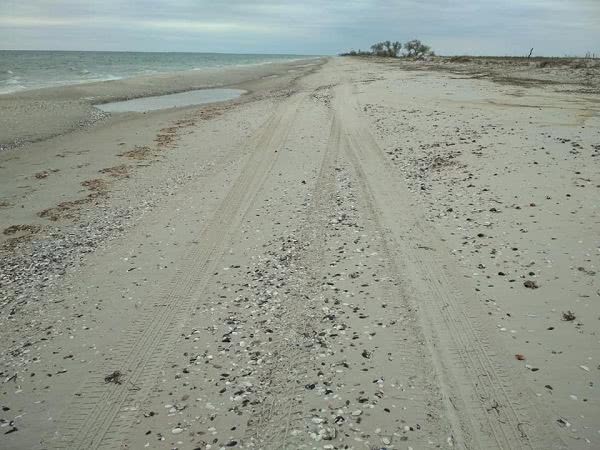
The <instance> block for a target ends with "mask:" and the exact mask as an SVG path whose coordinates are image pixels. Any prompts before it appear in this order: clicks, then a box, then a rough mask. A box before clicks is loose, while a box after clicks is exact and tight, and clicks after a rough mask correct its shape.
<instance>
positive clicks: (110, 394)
mask: <svg viewBox="0 0 600 450" xmlns="http://www.w3.org/2000/svg"><path fill="white" fill-rule="evenodd" d="M302 97H303V96H302V95H301V94H300V95H295V96H292V97H291V98H290V99H288V100H286V101H285V102H284V103H282V104H281V105H280V106H279V107H278V108H277V109H276V110H275V111H274V112H273V114H272V115H271V117H270V118H269V119H268V120H267V122H266V123H265V124H264V125H263V126H262V127H261V129H260V130H259V131H258V132H257V133H256V135H255V137H254V139H253V140H252V141H251V143H250V144H249V145H250V146H251V148H253V151H252V153H251V154H250V156H249V159H248V161H247V162H246V164H245V165H244V167H243V168H242V170H241V173H240V176H239V178H238V179H237V180H236V181H235V183H234V184H233V185H232V187H231V189H230V191H229V193H228V194H227V196H226V197H225V199H224V200H223V202H222V203H221V205H220V206H219V207H218V209H217V210H216V211H215V213H214V215H213V217H212V218H211V219H210V221H209V222H208V223H207V224H206V226H205V227H204V229H203V231H202V232H201V233H200V234H199V235H200V238H199V244H198V245H197V246H196V247H194V248H193V249H191V250H190V251H189V252H188V254H187V255H186V257H185V261H184V263H183V264H182V265H181V266H182V268H181V269H179V270H178V271H177V273H176V275H175V277H174V278H173V279H172V280H171V282H170V283H169V284H168V285H167V286H166V287H165V288H164V290H162V291H161V292H159V293H158V295H157V296H156V298H155V299H154V301H153V306H154V307H153V308H147V309H146V311H145V313H142V314H141V315H140V317H138V318H137V319H136V320H135V322H134V323H133V324H132V325H131V327H130V329H129V330H128V332H127V334H126V337H125V338H124V339H123V340H122V341H121V342H120V343H119V344H118V346H117V347H116V349H115V350H116V352H115V353H116V355H117V356H116V357H115V358H114V359H113V360H112V361H111V362H110V367H111V368H114V370H118V371H119V372H120V373H121V375H122V381H121V382H120V383H114V382H113V383H110V382H109V383H107V382H106V380H105V378H104V377H105V374H106V373H107V367H98V371H97V375H95V376H92V377H90V378H89V379H88V380H86V381H85V382H84V384H83V386H82V387H81V388H80V389H79V392H80V394H79V395H78V397H77V398H76V400H75V401H74V402H73V403H72V404H71V405H70V406H69V407H67V408H66V410H67V411H68V413H67V414H66V415H65V416H64V417H63V418H62V419H61V421H60V423H61V430H62V433H61V435H60V436H51V437H49V438H48V440H47V444H48V445H49V446H51V447H53V448H68V449H75V448H77V449H79V448H80V449H95V448H116V447H118V446H119V445H120V442H121V440H122V434H121V433H122V432H123V431H124V429H127V427H128V426H129V425H130V421H129V420H128V419H129V417H130V411H131V408H130V405H134V404H135V402H136V400H137V399H140V398H144V396H145V395H147V393H148V391H149V389H150V388H151V385H152V383H153V382H154V380H155V379H156V375H157V371H158V370H160V369H161V367H162V363H163V362H164V358H165V357H166V355H168V353H169V351H171V350H172V349H171V348H170V345H171V343H172V338H173V332H172V328H173V325H174V324H177V323H178V322H180V321H181V320H182V318H183V317H185V314H186V312H187V310H188V309H189V307H190V306H191V304H192V301H193V293H194V292H196V291H198V290H199V289H201V288H202V286H203V285H204V284H205V283H206V281H207V279H208V278H209V276H210V274H211V273H212V272H213V270H212V269H214V266H215V264H216V263H217V262H218V260H219V256H220V253H222V251H223V248H224V246H225V244H226V242H227V239H228V238H229V235H230V234H231V233H234V232H235V229H236V228H237V227H239V225H240V223H241V220H242V218H243V216H244V214H245V211H246V209H247V208H248V205H250V204H251V203H252V199H253V197H254V195H256V193H257V192H258V190H259V189H260V186H261V185H262V183H263V182H264V179H265V177H266V176H267V175H268V173H269V171H270V170H271V168H272V167H273V164H274V163H275V160H276V158H277V157H278V153H277V151H278V150H279V148H280V147H281V146H282V145H283V143H284V142H285V140H286V138H287V135H288V133H289V130H290V129H291V126H292V124H293V122H294V118H295V115H296V112H297V107H298V105H299V103H300V101H301V100H302ZM117 418H118V420H116V419H117Z"/></svg>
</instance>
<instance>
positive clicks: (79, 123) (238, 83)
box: [0, 58, 326, 151]
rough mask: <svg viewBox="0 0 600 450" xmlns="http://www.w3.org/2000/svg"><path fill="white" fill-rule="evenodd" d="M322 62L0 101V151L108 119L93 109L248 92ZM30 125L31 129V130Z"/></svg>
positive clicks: (103, 84) (83, 86) (104, 84)
mask: <svg viewBox="0 0 600 450" xmlns="http://www.w3.org/2000/svg"><path fill="white" fill-rule="evenodd" d="M325 60H326V58H307V59H297V60H294V61H289V62H283V63H279V62H274V63H269V64H255V65H245V66H229V67H224V68H207V69H201V70H188V71H182V72H173V73H162V74H153V75H144V76H136V77H131V78H123V79H118V80H108V81H97V82H89V83H80V84H72V85H66V86H58V87H47V88H40V89H30V90H26V91H18V92H14V93H8V94H2V95H0V151H1V150H6V149H9V148H13V147H17V146H20V145H23V144H24V143H32V142H37V141H40V140H44V139H48V138H50V137H54V136H59V135H61V134H65V133H68V132H70V131H73V130H76V129H79V128H81V127H86V126H89V125H92V124H94V123H96V122H98V121H100V120H102V119H104V118H106V117H107V115H106V114H104V113H102V112H101V111H99V110H98V109H97V108H94V105H96V104H102V103H109V102H117V101H122V100H131V99H135V98H141V97H150V96H158V95H167V94H176V93H181V92H186V91H191V90H198V89H208V88H217V87H219V88H220V87H230V88H239V89H244V90H247V91H249V92H252V89H250V88H252V84H253V82H258V81H260V80H261V79H263V78H265V77H279V76H283V75H285V74H287V73H289V71H294V70H299V69H302V67H303V66H305V65H306V64H315V65H319V64H322V63H323V61H325ZM31 124H35V127H32V126H31Z"/></svg>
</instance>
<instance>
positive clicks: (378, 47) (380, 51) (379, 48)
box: [371, 42, 386, 56]
mask: <svg viewBox="0 0 600 450" xmlns="http://www.w3.org/2000/svg"><path fill="white" fill-rule="evenodd" d="M371 52H372V53H373V54H374V55H375V56H386V52H385V49H384V45H383V42H378V43H377V44H373V45H371Z"/></svg>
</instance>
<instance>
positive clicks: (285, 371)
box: [248, 118, 341, 449]
mask: <svg viewBox="0 0 600 450" xmlns="http://www.w3.org/2000/svg"><path fill="white" fill-rule="evenodd" d="M340 141H341V125H340V123H339V121H338V120H337V119H335V118H334V119H333V121H332V123H331V131H330V139H329V141H328V143H327V146H326V149H325V155H324V156H323V160H322V163H321V168H320V171H319V175H318V178H317V181H316V184H315V187H314V190H313V194H312V198H311V208H310V211H309V212H308V214H307V216H306V220H305V223H304V224H303V225H302V226H301V227H300V230H301V231H300V234H301V235H302V236H301V237H300V239H299V241H301V242H310V243H311V246H312V245H314V243H315V242H322V241H323V235H324V233H325V230H326V221H327V216H328V212H329V206H330V205H331V202H332V201H333V199H332V197H333V196H334V194H335V172H334V167H335V162H336V160H337V158H338V153H339V148H340V145H339V143H340ZM322 252H323V248H322V247H319V248H318V249H317V251H316V252H315V251H309V252H308V253H305V254H304V255H303V256H304V257H303V258H302V257H301V258H302V261H301V263H300V264H301V265H302V266H303V267H305V268H307V272H306V273H305V274H304V276H303V277H302V278H303V279H301V280H298V282H299V284H300V286H299V288H297V291H298V292H297V293H296V295H295V296H296V297H297V300H298V301H296V302H290V304H289V308H288V309H287V310H286V314H285V316H284V317H282V318H281V323H282V324H283V325H282V328H284V329H285V330H286V331H287V333H286V335H285V336H284V337H282V338H281V339H280V341H279V344H278V346H277V347H276V349H275V351H274V353H275V354H279V355H283V358H282V359H280V360H279V361H278V362H277V364H276V365H275V366H274V367H273V368H272V370H271V372H270V373H269V374H268V376H269V378H270V385H271V387H272V389H271V391H270V392H269V393H268V394H267V395H266V396H265V398H264V399H263V400H262V402H261V403H262V405H263V407H262V408H261V410H260V411H259V412H258V414H257V417H256V419H255V420H254V421H253V422H252V423H251V424H250V426H249V428H248V435H249V436H251V438H252V439H253V440H254V442H255V443H256V444H257V445H258V448H261V449H271V448H272V449H282V448H283V449H287V448H294V447H290V445H292V444H291V441H290V437H291V436H290V430H291V428H292V427H293V424H294V423H296V422H298V421H300V420H302V419H303V416H302V407H301V405H300V403H299V402H298V398H299V396H301V393H300V392H301V383H290V380H300V379H301V376H300V374H301V373H303V372H304V370H305V369H306V362H307V358H308V356H309V352H308V351H307V350H306V349H303V348H300V346H299V345H298V342H302V340H303V339H306V336H309V335H310V336H312V335H313V334H312V333H311V332H310V329H311V323H312V320H314V318H312V317H311V314H310V313H309V311H310V310H312V309H313V303H314V298H315V297H317V296H319V295H322V294H321V289H320V285H319V284H318V283H317V279H318V277H317V276H316V275H315V274H313V273H312V270H310V268H315V267H318V264H319V263H320V262H321V255H322ZM291 296H292V297H294V294H291ZM294 344H296V345H294Z"/></svg>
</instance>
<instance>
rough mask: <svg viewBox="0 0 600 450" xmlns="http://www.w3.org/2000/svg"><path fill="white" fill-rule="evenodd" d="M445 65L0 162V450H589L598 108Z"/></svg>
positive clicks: (81, 134)
mask: <svg viewBox="0 0 600 450" xmlns="http://www.w3.org/2000/svg"><path fill="white" fill-rule="evenodd" d="M456 64H459V63H456ZM460 64H461V65H460V66H458V65H457V66H452V65H450V64H448V65H445V66H444V67H441V65H440V66H436V67H432V66H431V64H430V63H428V62H413V63H408V62H397V61H393V62H388V61H377V60H362V59H348V58H332V59H330V60H328V61H327V62H326V63H325V64H324V65H322V66H307V67H298V68H297V69H295V70H297V71H294V72H286V73H285V74H284V73H282V74H281V75H280V76H277V77H274V78H262V79H260V80H256V81H253V82H252V83H247V84H245V85H244V84H243V83H242V84H241V85H240V88H242V89H247V90H248V91H250V94H248V95H244V96H242V97H240V98H239V99H237V100H233V101H230V102H225V103H220V104H211V105H205V106H201V107H188V108H183V109H172V110H164V111H155V112H149V113H146V114H143V113H124V114H117V115H114V116H113V117H110V118H107V119H105V120H104V121H102V122H101V123H98V124H96V125H95V126H92V127H84V128H80V129H77V130H75V131H72V132H70V133H68V134H65V135H62V136H58V137H54V138H51V139H47V140H44V141H40V142H36V143H33V144H27V145H24V146H21V147H19V148H15V149H12V150H8V151H5V152H3V153H1V154H0V191H1V192H2V193H3V196H2V198H0V202H2V209H0V211H1V212H2V215H1V218H2V221H1V223H0V226H1V228H2V229H3V230H4V231H3V234H2V252H3V259H2V261H3V262H2V267H1V269H2V270H1V271H0V272H1V273H2V275H1V278H0V281H1V283H2V284H1V285H2V295H1V296H0V299H1V302H2V303H1V307H0V329H1V330H2V336H1V337H2V339H1V340H0V342H1V344H0V345H1V359H0V372H1V376H2V381H3V384H2V387H3V389H2V391H1V392H2V394H1V396H0V406H2V407H3V411H2V413H1V414H2V415H1V416H0V417H1V418H2V423H1V424H0V425H1V426H2V428H1V429H0V431H2V432H3V433H6V434H2V440H3V445H4V446H6V447H7V448H23V449H25V448H28V449H29V448H48V447H51V448H54V447H62V448H156V449H171V448H180V449H187V448H190V449H192V448H202V449H216V448H255V449H256V448H265V449H267V448H268V449H281V448H290V449H292V448H293V449H299V448H325V449H337V448H355V449H359V448H360V449H363V448H367V449H370V448H390V449H407V448H413V449H421V448H450V447H453V448H473V449H480V448H485V449H488V448H489V449H516V448H523V449H525V448H536V449H563V448H573V449H588V448H595V447H598V446H599V445H600V441H599V440H598V439H599V436H600V434H599V433H598V430H600V405H599V403H598V395H597V386H598V382H599V381H600V380H599V379H598V376H599V372H600V371H599V369H598V367H599V366H598V365H599V364H600V363H599V358H600V354H599V353H600V352H599V348H600V347H599V346H598V332H599V331H600V330H599V320H598V318H599V317H600V302H599V300H600V284H599V282H598V276H599V275H598V266H599V263H600V261H599V260H600V236H599V231H598V230H600V223H599V222H600V219H599V216H598V198H600V196H599V195H598V193H599V189H600V170H599V168H598V161H600V160H599V159H598V158H600V131H599V130H600V116H599V108H598V104H599V103H598V100H599V97H598V95H597V94H595V93H593V92H591V93H590V92H589V90H590V89H591V88H593V87H594V86H590V84H589V83H588V82H587V81H585V77H582V78H581V80H580V81H578V83H580V84H576V83H575V81H573V80H579V78H578V75H577V73H579V72H574V75H573V77H571V81H569V83H568V84H565V80H564V79H556V80H555V81H554V82H551V83H549V82H547V80H546V81H544V82H541V81H540V82H538V83H532V82H530V81H528V82H527V83H526V85H523V82H522V78H523V77H524V74H525V72H526V71H528V74H527V77H526V78H527V79H529V80H531V79H534V80H535V79H537V78H536V77H540V76H541V75H540V73H541V74H542V75H543V76H544V77H548V76H550V75H548V74H547V73H546V72H540V71H539V70H538V68H537V67H533V66H532V67H530V68H529V69H527V68H524V67H519V69H518V71H519V73H522V75H520V76H519V77H513V75H514V73H513V75H511V73H512V72H515V71H516V70H515V69H514V67H513V66H510V65H507V66H506V67H505V68H502V67H499V66H493V67H491V66H492V64H490V65H488V67H487V69H486V70H487V72H486V73H487V75H485V76H481V71H480V67H479V65H478V64H472V65H469V66H468V67H465V64H466V63H464V62H461V63H460ZM507 68H508V69H507ZM505 69H506V70H505ZM539 69H544V68H539ZM494 70H496V71H497V72H494ZM574 70H580V69H574ZM588 70H595V69H588ZM501 73H502V76H501V77H500V75H499V74H501ZM561 76H564V73H563V72H561ZM511 77H513V78H514V82H511V81H510V80H511V79H513V78H511ZM495 78H496V79H495ZM499 78H502V79H499ZM517 78H521V79H517Z"/></svg>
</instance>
